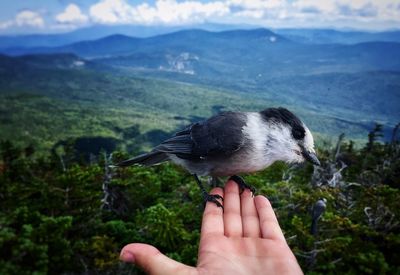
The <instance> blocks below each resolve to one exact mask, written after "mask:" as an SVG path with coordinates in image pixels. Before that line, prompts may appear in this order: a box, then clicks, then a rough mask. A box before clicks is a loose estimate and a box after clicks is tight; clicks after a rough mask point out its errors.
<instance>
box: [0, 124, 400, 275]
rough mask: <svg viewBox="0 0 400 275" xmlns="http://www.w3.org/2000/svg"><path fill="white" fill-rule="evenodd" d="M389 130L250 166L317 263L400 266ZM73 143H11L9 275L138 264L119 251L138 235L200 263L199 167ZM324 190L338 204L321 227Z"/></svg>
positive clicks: (0, 247) (397, 149)
mask: <svg viewBox="0 0 400 275" xmlns="http://www.w3.org/2000/svg"><path fill="white" fill-rule="evenodd" d="M380 131H381V129H380V127H377V128H376V129H375V131H373V132H371V134H370V136H369V142H368V143H367V144H366V145H365V147H364V148H362V149H360V150H354V148H353V143H352V142H347V143H344V144H342V146H341V150H339V149H336V150H323V151H320V152H319V155H320V158H321V160H322V163H323V166H322V168H319V169H317V170H314V171H313V169H312V167H311V166H306V167H303V168H301V169H295V170H293V169H292V168H289V167H287V166H286V165H285V164H283V163H276V164H275V165H273V166H272V167H270V168H268V169H267V170H265V171H263V172H260V173H258V174H254V175H248V176H246V180H247V181H248V182H249V183H251V184H253V185H254V186H255V187H256V188H257V189H258V192H259V193H260V194H264V195H266V196H267V197H268V198H269V199H270V200H271V202H272V204H273V206H274V208H275V210H276V213H277V215H278V219H279V222H280V224H281V226H282V228H283V230H284V232H285V236H286V238H287V240H288V243H289V245H290V247H291V248H292V249H293V251H294V253H295V254H296V256H297V258H298V260H299V262H300V264H301V266H302V268H303V270H304V271H305V272H307V273H314V274H325V273H332V272H338V273H366V274H377V273H378V274H385V273H390V274H396V273H399V272H400V265H399V263H400V258H399V256H398V253H397V251H399V249H400V234H399V233H400V220H399V216H400V201H399V200H398V197H399V196H400V189H399V187H400V181H399V178H400V177H399V175H398V173H399V171H400V144H399V143H398V142H392V143H391V144H381V143H378V142H376V140H377V139H378V138H379V135H380V133H381V132H380ZM63 147H64V153H62V154H61V153H60V154H58V153H56V152H53V154H50V155H48V156H47V157H43V156H42V157H37V156H36V154H35V153H34V151H35V148H34V147H27V148H23V147H20V146H15V145H13V144H12V143H10V142H5V141H3V142H2V143H1V146H0V196H1V202H0V207H1V209H2V211H1V213H0V225H1V226H0V251H1V256H0V273H1V274H32V273H35V274H44V273H50V274H60V273H96V274H97V273H99V274H110V273H118V272H127V273H128V274H136V273H137V272H139V271H138V270H137V269H135V268H134V267H132V266H129V265H126V264H123V263H120V262H119V260H118V253H119V251H120V249H121V248H122V246H124V245H125V244H127V243H130V242H145V243H150V244H153V245H155V246H157V247H158V248H160V249H161V250H162V251H163V252H165V253H167V254H168V255H169V256H171V257H173V258H175V259H178V260H180V261H183V262H184V263H187V264H191V265H193V264H195V263H196V257H197V246H198V241H199V234H200V232H199V230H200V223H201V215H202V209H203V202H202V198H201V195H200V190H199V189H198V187H197V185H196V184H195V182H194V180H193V179H192V177H191V176H190V175H188V174H187V173H186V172H184V171H183V170H182V169H180V168H179V167H176V166H174V165H172V164H163V165H160V166H156V167H152V168H143V167H130V168H126V169H117V170H110V169H109V168H108V164H109V163H111V161H112V160H111V158H110V157H108V156H107V157H104V156H105V155H103V157H102V158H100V159H99V160H98V161H96V162H93V161H91V164H89V163H88V162H86V161H85V160H84V159H77V158H76V152H74V151H73V150H71V147H70V146H68V144H67V145H63ZM126 157H127V156H126V155H124V154H121V153H118V152H115V153H114V154H113V157H112V159H113V161H119V160H121V159H124V158H126ZM343 163H346V165H348V167H347V168H346V169H344V170H343V171H341V170H340V168H342V167H343ZM334 175H336V176H335V177H334ZM332 179H334V180H332ZM322 197H323V198H326V199H327V201H328V203H327V205H328V207H327V210H326V212H325V213H324V214H323V216H322V219H321V220H320V222H319V232H318V235H311V234H310V224H311V214H310V213H311V208H312V206H313V204H314V203H315V202H316V201H317V200H318V199H319V198H322Z"/></svg>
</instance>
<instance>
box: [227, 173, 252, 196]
mask: <svg viewBox="0 0 400 275" xmlns="http://www.w3.org/2000/svg"><path fill="white" fill-rule="evenodd" d="M229 180H233V181H234V182H236V183H237V184H238V185H239V190H240V191H239V194H240V195H241V194H242V193H243V192H244V190H245V189H249V190H250V191H251V194H252V196H253V197H254V194H255V193H256V188H254V186H251V185H249V184H247V183H246V182H245V181H244V179H243V178H242V177H239V176H237V175H234V176H231V177H230V178H229Z"/></svg>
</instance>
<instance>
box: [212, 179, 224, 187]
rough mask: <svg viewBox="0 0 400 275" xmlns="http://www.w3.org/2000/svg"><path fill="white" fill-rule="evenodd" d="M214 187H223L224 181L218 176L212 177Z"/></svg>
mask: <svg viewBox="0 0 400 275" xmlns="http://www.w3.org/2000/svg"><path fill="white" fill-rule="evenodd" d="M211 186H212V187H222V181H221V180H220V179H219V178H218V177H211Z"/></svg>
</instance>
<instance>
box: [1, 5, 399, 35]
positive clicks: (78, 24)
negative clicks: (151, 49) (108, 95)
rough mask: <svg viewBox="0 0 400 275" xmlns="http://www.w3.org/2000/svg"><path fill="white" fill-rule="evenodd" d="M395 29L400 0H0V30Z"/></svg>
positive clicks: (6, 31) (23, 31) (8, 32)
mask: <svg viewBox="0 0 400 275" xmlns="http://www.w3.org/2000/svg"><path fill="white" fill-rule="evenodd" d="M201 23H220V24H232V25H241V24H246V25H256V26H262V27H266V28H334V29H359V30H372V31H374V30H387V29H400V0H153V1H142V0H76V1H71V0H13V1H10V0H0V33H3V34H13V33H15V34H19V33H57V32H68V31H72V30H75V29H78V28H83V27H88V26H93V25H100V24H101V25H150V26H185V25H195V24H201Z"/></svg>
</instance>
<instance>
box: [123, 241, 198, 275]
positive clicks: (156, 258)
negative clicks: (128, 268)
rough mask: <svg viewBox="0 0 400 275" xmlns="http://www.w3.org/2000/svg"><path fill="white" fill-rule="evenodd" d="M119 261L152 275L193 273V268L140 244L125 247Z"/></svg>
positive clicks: (152, 247) (151, 247)
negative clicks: (135, 266)
mask: <svg viewBox="0 0 400 275" xmlns="http://www.w3.org/2000/svg"><path fill="white" fill-rule="evenodd" d="M120 259H121V260H122V261H124V262H128V263H132V264H135V265H137V266H139V267H140V268H142V269H143V270H144V271H146V272H147V273H149V274H152V275H157V274H165V275H168V274H174V275H176V274H189V273H193V272H194V271H195V268H194V267H191V266H187V265H184V264H182V263H179V262H177V261H175V260H172V259H171V258H168V257H167V256H165V255H164V254H162V253H161V252H160V251H159V250H158V249H157V248H155V247H154V246H151V245H148V244H142V243H132V244H128V245H126V246H125V247H124V248H123V249H122V251H121V254H120Z"/></svg>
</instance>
